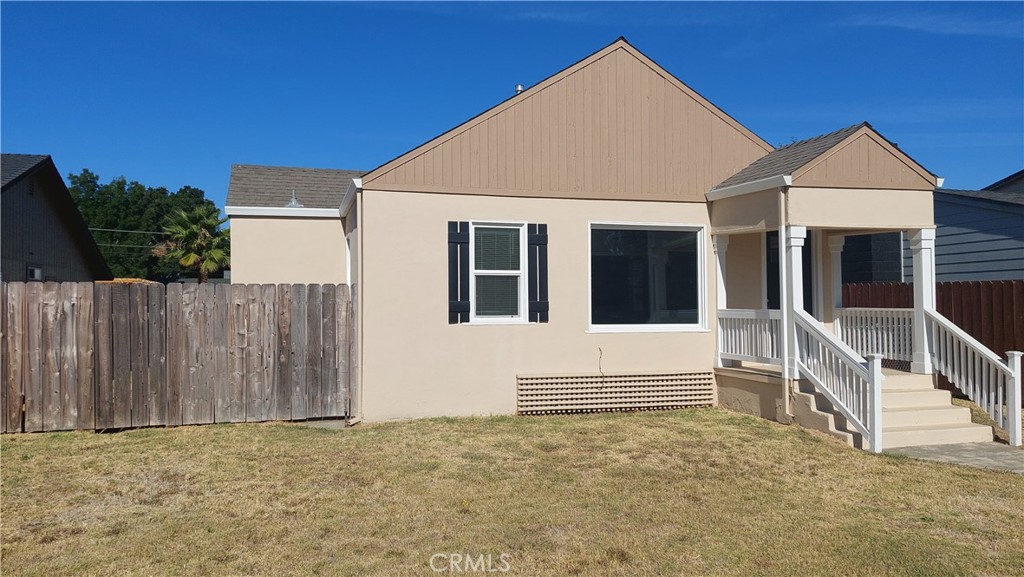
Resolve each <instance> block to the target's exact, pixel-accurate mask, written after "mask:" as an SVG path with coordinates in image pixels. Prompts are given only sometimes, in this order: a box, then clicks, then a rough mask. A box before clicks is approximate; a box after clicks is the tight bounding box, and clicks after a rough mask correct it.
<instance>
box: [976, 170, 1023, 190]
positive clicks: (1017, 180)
mask: <svg viewBox="0 0 1024 577" xmlns="http://www.w3.org/2000/svg"><path fill="white" fill-rule="evenodd" d="M1007 189H1009V190H1012V191H1014V192H1020V191H1024V170H1018V171H1017V172H1015V173H1013V174H1011V175H1010V176H1007V177H1006V178H1004V179H1001V180H998V181H996V182H993V183H992V184H990V185H988V186H986V187H985V188H983V189H982V190H1007Z"/></svg>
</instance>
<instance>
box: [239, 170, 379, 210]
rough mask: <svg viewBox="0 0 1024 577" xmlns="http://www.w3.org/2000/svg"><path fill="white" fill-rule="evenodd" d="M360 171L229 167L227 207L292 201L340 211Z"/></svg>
mask: <svg viewBox="0 0 1024 577" xmlns="http://www.w3.org/2000/svg"><path fill="white" fill-rule="evenodd" d="M363 174H365V173H364V172H363V171H361V170H334V169H330V168H294V167H287V166H261V165H256V164H232V165H231V181H230V183H229V184H228V200H227V205H228V206H267V207H284V206H286V205H287V204H288V203H289V202H290V201H291V199H292V191H295V198H296V199H297V200H298V201H299V203H300V204H301V205H302V206H303V207H304V208H339V207H340V206H341V201H342V198H344V196H345V191H347V190H348V185H349V183H350V182H352V179H353V178H359V177H360V176H362V175H363Z"/></svg>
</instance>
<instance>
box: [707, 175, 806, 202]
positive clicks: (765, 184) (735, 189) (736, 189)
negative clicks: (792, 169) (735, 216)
mask: <svg viewBox="0 0 1024 577" xmlns="http://www.w3.org/2000/svg"><path fill="white" fill-rule="evenodd" d="M792 184H793V177H792V176H790V175H788V174H780V175H778V176H769V177H768V178H762V179H760V180H755V181H752V182H744V183H743V184H734V185H733V186H726V187H725V188H716V189H714V190H710V191H708V192H707V193H706V194H705V195H704V196H705V197H707V199H708V200H721V199H723V198H730V197H733V196H742V195H744V194H752V193H755V192H761V191H762V190H772V189H775V188H781V187H784V186H792Z"/></svg>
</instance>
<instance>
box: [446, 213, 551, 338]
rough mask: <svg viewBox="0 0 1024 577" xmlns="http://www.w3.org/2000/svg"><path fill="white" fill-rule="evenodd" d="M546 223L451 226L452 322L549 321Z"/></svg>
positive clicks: (450, 315) (450, 295)
mask: <svg viewBox="0 0 1024 577" xmlns="http://www.w3.org/2000/svg"><path fill="white" fill-rule="evenodd" d="M548 308H549V307H548V285H547V225H544V224H524V223H501V222H475V221H474V222H465V221H462V222H456V221H452V222H449V223H448V322H449V323H451V324H458V323H466V322H473V323H479V324H516V323H524V322H547V321H548Z"/></svg>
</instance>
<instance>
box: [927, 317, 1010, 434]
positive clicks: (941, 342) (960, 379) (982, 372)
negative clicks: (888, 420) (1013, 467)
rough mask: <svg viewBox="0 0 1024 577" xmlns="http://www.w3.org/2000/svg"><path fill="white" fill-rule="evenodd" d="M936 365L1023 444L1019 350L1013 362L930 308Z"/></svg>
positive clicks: (930, 327) (1008, 355)
mask: <svg viewBox="0 0 1024 577" xmlns="http://www.w3.org/2000/svg"><path fill="white" fill-rule="evenodd" d="M925 318H926V319H927V322H928V325H929V331H928V332H929V334H930V335H931V339H932V347H931V348H932V355H933V358H934V359H935V368H936V370H938V371H939V372H940V373H942V375H944V376H945V377H946V378H947V379H949V382H951V383H953V385H954V386H956V388H958V389H960V391H962V392H963V393H964V394H965V395H967V397H968V398H969V399H971V401H973V402H974V403H975V404H977V405H978V406H979V407H981V408H982V409H983V410H984V411H985V412H986V413H988V415H989V417H991V418H992V420H993V421H995V422H996V424H997V425H999V426H1000V427H1002V428H1003V429H1005V430H1006V432H1007V433H1008V434H1009V437H1010V444H1011V445H1013V446H1015V447H1019V446H1021V406H1020V404H1021V369H1020V364H1021V363H1020V359H1021V354H1022V353H1020V352H1019V351H1010V352H1008V353H1007V357H1008V359H1009V362H1007V363H1004V362H1003V360H1002V359H1001V358H999V355H997V354H995V353H994V352H992V351H991V350H989V349H988V347H986V346H985V345H983V344H981V343H980V342H978V340H977V339H975V338H974V337H972V336H971V335H969V334H967V333H966V332H964V331H963V329H961V328H960V327H958V326H956V325H955V324H953V321H951V320H949V319H947V318H946V317H944V316H942V315H941V314H939V313H938V312H936V311H933V310H926V311H925Z"/></svg>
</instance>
